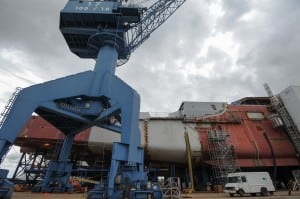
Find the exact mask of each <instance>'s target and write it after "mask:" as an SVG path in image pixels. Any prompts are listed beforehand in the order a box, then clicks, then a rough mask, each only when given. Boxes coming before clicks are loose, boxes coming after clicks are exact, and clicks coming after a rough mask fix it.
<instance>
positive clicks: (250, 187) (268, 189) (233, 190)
mask: <svg viewBox="0 0 300 199" xmlns="http://www.w3.org/2000/svg"><path fill="white" fill-rule="evenodd" d="M224 192H226V193H229V195H230V196H234V194H239V195H240V196H243V195H244V194H251V196H255V195H256V194H257V193H260V194H261V195H262V196H267V195H269V193H270V194H273V193H274V192H275V188H274V185H273V182H272V180H271V178H270V175H269V173H268V172H238V173H230V174H228V183H226V184H225V187H224Z"/></svg>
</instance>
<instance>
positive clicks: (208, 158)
mask: <svg viewBox="0 0 300 199" xmlns="http://www.w3.org/2000/svg"><path fill="white" fill-rule="evenodd" d="M266 89H267V91H268V94H269V95H270V97H246V98H243V99H240V100H238V101H235V102H233V103H231V104H228V103H225V102H189V101H184V102H182V104H181V106H180V107H179V109H178V110H177V111H175V112H172V113H169V114H165V113H164V114H161V113H141V114H140V121H139V127H140V132H141V143H142V146H143V148H144V153H145V155H144V159H145V168H146V169H147V171H148V172H149V174H148V177H149V178H150V179H152V180H154V181H155V180H157V178H164V179H166V178H168V177H180V179H181V183H182V186H183V187H189V186H191V176H192V178H193V184H194V186H195V189H196V190H208V189H209V188H210V186H208V185H222V184H224V183H225V181H226V175H227V174H228V173H230V172H234V171H268V172H269V173H270V175H271V177H272V179H273V181H274V183H275V184H276V185H277V188H280V187H281V186H282V184H286V183H287V182H288V180H289V179H290V178H292V171H293V170H297V169H298V168H299V166H300V161H299V143H300V140H299V139H300V134H299V126H300V115H299V112H300V110H299V104H300V86H290V87H288V88H287V89H285V90H284V91H282V92H281V93H280V94H279V95H276V96H273V94H272V93H271V92H270V89H269V88H268V87H267V86H266ZM185 134H187V135H188V136H187V137H188V140H187V139H186V137H185ZM63 138H64V135H63V134H62V133H61V132H60V130H58V129H57V128H55V127H54V126H52V125H51V124H50V123H48V122H47V121H45V120H44V119H43V118H41V117H39V116H32V118H31V119H30V120H29V121H28V123H27V124H26V126H25V127H24V129H23V130H22V131H21V132H20V134H19V135H18V137H17V139H16V141H15V145H17V146H20V149H21V152H22V153H23V155H22V157H21V159H20V162H19V165H18V167H17V168H16V171H15V173H14V175H13V180H14V181H15V182H18V181H23V180H26V181H27V183H28V184H30V185H34V184H35V183H37V182H38V181H39V180H41V179H42V178H43V175H44V174H45V170H46V169H47V164H48V163H49V160H51V159H55V158H57V156H58V155H59V154H58V152H59V149H60V147H61V145H62V142H63ZM118 141H120V134H118V133H116V132H113V131H110V130H107V129H104V128H99V127H92V128H89V129H87V130H85V131H83V132H81V133H79V134H78V135H77V136H76V137H75V141H74V143H73V146H72V151H71V154H70V156H69V161H70V162H72V163H73V170H72V175H73V176H77V177H82V178H85V179H90V180H94V181H99V180H101V179H103V178H105V177H107V172H108V169H109V165H110V160H111V150H112V143H113V142H118ZM189 150H190V152H191V153H190V155H189V154H188V153H187V152H188V151H189ZM189 158H190V160H191V163H192V165H191V167H190V168H192V174H191V173H189V164H188V162H189V161H188V159H189ZM212 187H213V186H212Z"/></svg>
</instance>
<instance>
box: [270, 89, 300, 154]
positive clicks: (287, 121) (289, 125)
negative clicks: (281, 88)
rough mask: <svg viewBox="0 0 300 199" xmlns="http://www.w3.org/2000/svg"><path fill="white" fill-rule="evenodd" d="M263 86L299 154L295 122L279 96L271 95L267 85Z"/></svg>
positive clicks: (299, 134)
mask: <svg viewBox="0 0 300 199" xmlns="http://www.w3.org/2000/svg"><path fill="white" fill-rule="evenodd" d="M264 87H265V90H266V92H267V93H268V95H269V97H270V100H271V105H272V107H273V108H274V109H275V111H276V112H277V114H278V115H279V116H280V118H281V120H282V122H283V125H284V127H285V129H286V132H287V134H288V136H289V138H290V140H291V141H292V143H293V145H294V147H295V149H296V151H297V153H298V154H300V132H299V130H298V128H297V126H296V124H295V123H294V121H293V119H292V117H291V116H290V114H289V112H288V111H287V109H286V108H285V106H284V104H283V103H282V101H281V100H280V98H279V97H277V96H274V95H273V93H272V91H271V89H270V87H269V85H268V84H264Z"/></svg>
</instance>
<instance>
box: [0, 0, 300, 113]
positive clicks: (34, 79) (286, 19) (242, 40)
mask: <svg viewBox="0 0 300 199" xmlns="http://www.w3.org/2000/svg"><path fill="white" fill-rule="evenodd" d="M66 2H67V1H66V0H64V1H63V0H51V1H41V0H26V1H20V0H0V105H1V107H3V106H4V104H5V103H6V101H7V100H8V98H9V96H10V94H11V93H12V92H13V90H14V88H15V87H23V88H24V87H27V86H30V85H33V84H36V83H42V82H45V81H49V80H53V79H56V78H59V77H64V76H66V75H70V74H74V73H78V72H82V71H86V70H92V69H93V67H94V61H93V60H83V59H80V58H78V57H76V56H75V55H73V54H72V53H71V52H70V50H69V49H68V46H67V45H66V42H65V41H64V39H63V36H62V34H61V33H60V31H59V28H58V26H59V12H60V10H61V9H62V8H63V7H64V5H65V3H66ZM299 20H300V1H299V0H223V1H221V0H187V2H186V3H185V4H184V5H183V6H182V7H181V8H180V9H179V10H178V11H177V12H176V13H175V14H174V15H173V16H172V17H171V18H170V19H169V20H168V21H167V22H166V23H165V24H163V26H161V27H160V28H159V29H158V30H157V31H155V32H154V33H153V34H152V35H151V37H150V38H149V39H148V40H147V41H146V42H145V43H144V44H143V45H142V46H140V47H139V48H138V49H137V50H136V51H135V52H134V53H133V54H132V55H131V58H130V60H129V62H128V63H127V64H126V65H123V66H121V67H119V68H118V69H117V75H118V76H119V77H120V78H121V79H123V80H124V81H125V82H127V83H128V84H129V85H131V86H132V87H133V88H135V89H136V90H137V91H138V92H139V94H140V95H141V111H150V112H173V111H176V110H177V109H178V108H179V105H180V103H181V102H182V101H222V102H228V103H230V102H232V101H235V100H238V99H240V98H243V97H247V96H266V93H265V90H264V88H263V83H265V82H267V83H269V85H270V87H271V88H272V90H273V92H274V93H279V92H280V91H282V90H283V89H284V88H286V87H288V86H289V85H300V78H299V74H300V73H299V70H300V67H299V60H298V59H299V55H300V53H299V48H300V45H299V44H300V34H299V32H300V30H299V29H300V26H299ZM74 86H76V85H74Z"/></svg>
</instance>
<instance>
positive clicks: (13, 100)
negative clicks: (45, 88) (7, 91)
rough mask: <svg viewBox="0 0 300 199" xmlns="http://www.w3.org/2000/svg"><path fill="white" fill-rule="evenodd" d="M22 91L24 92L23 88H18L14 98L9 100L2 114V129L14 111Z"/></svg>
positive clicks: (0, 117)
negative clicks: (12, 110) (11, 111)
mask: <svg viewBox="0 0 300 199" xmlns="http://www.w3.org/2000/svg"><path fill="white" fill-rule="evenodd" d="M21 90H22V88H20V87H17V88H16V89H15V91H14V92H13V94H12V96H11V97H10V99H9V100H8V102H7V104H6V105H5V106H4V109H3V111H2V113H1V114H0V129H1V128H2V126H3V125H4V123H5V121H6V118H7V116H8V115H9V112H10V110H11V109H12V107H13V105H14V103H15V101H16V99H17V97H18V95H19V93H20V91H21Z"/></svg>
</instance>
